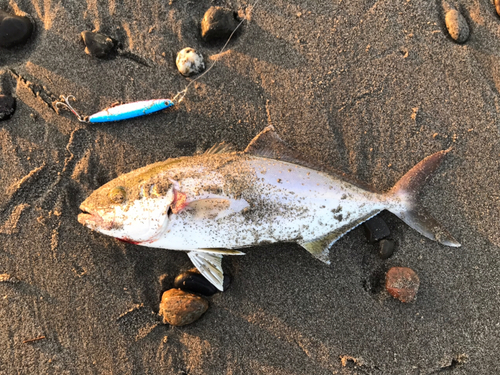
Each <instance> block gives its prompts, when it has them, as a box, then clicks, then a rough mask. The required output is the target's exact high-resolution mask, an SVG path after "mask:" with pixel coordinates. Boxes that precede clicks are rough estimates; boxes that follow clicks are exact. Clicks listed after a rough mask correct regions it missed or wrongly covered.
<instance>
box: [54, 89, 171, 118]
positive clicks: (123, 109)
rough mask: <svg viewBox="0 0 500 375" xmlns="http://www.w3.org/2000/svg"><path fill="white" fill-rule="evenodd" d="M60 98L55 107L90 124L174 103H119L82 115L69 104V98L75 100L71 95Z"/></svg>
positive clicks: (156, 101) (129, 115)
mask: <svg viewBox="0 0 500 375" xmlns="http://www.w3.org/2000/svg"><path fill="white" fill-rule="evenodd" d="M60 99H61V100H60V101H58V102H56V103H55V107H56V108H60V107H64V108H66V109H68V110H70V111H71V112H72V113H73V114H74V115H75V116H76V118H77V119H78V121H80V122H86V123H91V124H96V123H101V122H112V121H121V120H127V119H131V118H134V117H140V116H145V115H149V114H151V113H154V112H158V111H161V110H163V109H165V108H168V107H172V106H173V105H174V104H175V103H174V102H173V101H172V100H170V99H152V100H143V101H140V102H133V103H127V104H121V105H117V106H114V107H110V108H106V109H105V110H102V111H100V112H97V113H95V114H93V115H92V116H82V115H80V114H78V112H76V110H75V109H74V108H73V107H72V106H71V104H69V100H70V99H72V100H75V97H74V96H73V95H68V96H61V98H60Z"/></svg>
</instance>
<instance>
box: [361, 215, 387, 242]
mask: <svg viewBox="0 0 500 375" xmlns="http://www.w3.org/2000/svg"><path fill="white" fill-rule="evenodd" d="M363 225H364V227H365V235H366V239H367V240H368V241H369V242H370V243H375V242H377V241H380V240H381V239H382V238H385V237H388V236H389V235H390V234H391V231H390V230H389V227H388V226H387V224H386V223H385V221H384V220H383V219H382V218H381V217H379V216H375V217H372V218H371V219H370V220H368V221H365V222H364V223H363Z"/></svg>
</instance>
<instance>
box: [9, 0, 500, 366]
mask: <svg viewBox="0 0 500 375" xmlns="http://www.w3.org/2000/svg"><path fill="white" fill-rule="evenodd" d="M251 4H252V3H251V2H247V1H240V0H237V1H232V2H230V1H212V2H210V1H187V2H184V1H180V0H170V2H169V1H165V0H150V1H132V0H123V1H115V0H102V1H96V0H88V1H77V0H64V1H62V0H45V1H41V0H10V1H5V2H3V3H1V4H0V10H3V11H5V12H7V13H10V14H17V15H28V16H29V17H30V18H31V19H32V20H33V22H34V25H35V29H34V31H33V36H32V37H31V38H30V40H29V41H28V42H27V43H26V44H24V45H23V46H19V47H15V48H10V49H4V48H0V83H1V89H2V93H3V94H8V95H12V96H14V97H15V98H16V100H17V109H16V112H15V113H14V115H13V116H12V118H10V119H8V120H5V121H1V122H0V145H1V148H0V150H1V152H0V166H1V167H0V188H1V191H3V194H2V195H1V196H0V204H1V211H0V220H1V221H0V241H1V242H2V246H1V247H0V274H8V275H11V276H12V277H14V278H15V279H16V280H17V282H15V283H14V282H0V321H1V322H2V323H1V324H0V374H6V375H7V374H9V375H10V374H174V375H181V374H183V375H219V374H225V375H236V374H242V375H243V374H244V375H247V374H266V375H299V374H300V375H302V374H317V375H320V374H321V375H323V374H325V375H326V374H384V375H385V374H387V375H389V374H415V375H416V374H422V375H428V374H429V375H430V374H438V373H441V372H448V371H449V372H450V373H453V374H494V373H497V372H498V368H499V363H500V361H499V358H498V348H499V347H500V335H499V330H500V308H499V306H500V255H499V251H500V220H499V217H500V162H499V160H500V95H499V90H500V69H499V66H500V17H499V16H498V15H497V14H496V12H495V7H494V5H493V4H492V2H491V1H490V0H469V1H466V0H456V1H454V2H450V3H449V4H445V3H442V2H441V1H440V0H437V1H424V0H405V1H398V0H393V1H372V0H369V1H362V0H332V1H317V0H303V1H297V0H288V1H286V0H272V1H269V2H264V1H260V2H259V3H258V4H257V6H256V7H255V9H250V8H251ZM213 5H217V6H223V7H225V8H228V9H231V10H233V11H235V12H237V13H238V14H239V15H240V17H241V16H242V15H243V14H247V15H248V20H247V21H245V23H244V24H243V25H242V27H241V30H240V31H239V32H238V33H237V34H236V36H235V38H234V39H232V40H231V41H230V43H229V44H228V47H227V50H226V51H224V52H223V53H222V54H219V51H220V48H221V44H220V43H216V44H211V43H207V42H205V41H203V40H202V38H201V36H200V21H201V19H202V17H203V14H204V13H205V11H206V10H207V9H208V8H209V7H210V6H213ZM448 5H451V6H454V7H455V8H457V9H458V10H459V11H460V12H461V14H462V15H463V16H464V18H465V20H466V21H467V24H468V27H469V29H470V36H469V38H468V40H467V41H466V42H465V43H462V44H459V43H456V42H455V41H454V40H453V39H452V38H451V37H450V35H449V34H448V32H447V29H446V26H445V22H444V19H445V10H444V9H446V6H448ZM92 30H97V31H99V32H101V33H104V34H106V35H109V36H110V37H111V38H113V39H115V40H116V41H118V42H119V43H120V45H121V48H120V51H121V53H120V54H118V55H117V56H115V57H114V58H109V59H99V58H95V57H92V56H89V55H87V54H86V53H85V52H84V49H85V46H84V44H83V42H82V41H81V38H80V34H81V33H82V32H83V31H92ZM185 47H192V48H195V49H196V50H197V51H198V52H200V53H201V54H202V55H203V56H204V58H205V62H206V63H207V64H208V65H209V64H210V63H211V62H212V61H214V59H218V62H217V64H216V65H215V67H214V68H213V69H212V70H211V71H210V72H209V73H208V74H207V75H206V76H204V77H203V78H201V79H200V80H199V81H197V82H195V83H194V84H193V85H192V86H191V87H190V89H189V91H188V93H187V95H186V97H185V99H184V100H183V101H182V102H181V103H180V104H179V105H177V106H175V107H173V108H170V109H167V110H165V111H163V112H160V113H157V114H153V115H150V116H146V117H140V118H137V119H132V120H128V121H123V122H119V123H108V124H85V123H80V122H78V121H77V120H76V118H75V117H74V116H72V114H71V113H69V112H67V111H63V112H60V114H57V113H56V111H55V110H54V107H53V102H54V101H55V100H56V99H57V98H58V97H59V96H60V95H69V94H71V95H74V96H75V97H76V99H77V101H76V102H74V103H73V104H74V106H75V108H77V109H78V110H80V111H81V112H82V113H84V114H87V115H90V114H92V113H95V112H98V111H100V110H102V109H104V108H106V107H108V106H110V105H111V104H112V103H115V102H124V103H126V102H134V101H139V100H148V99H156V98H172V97H174V96H175V95H176V93H178V92H179V91H181V90H182V89H183V88H184V87H185V86H186V84H188V83H189V82H190V81H191V79H192V78H186V77H184V76H182V75H181V74H179V72H178V71H177V68H176V65H175V58H176V54H177V52H178V51H179V50H181V49H183V48H185ZM270 124H271V125H273V126H274V127H275V128H276V130H277V132H278V133H279V134H280V135H281V137H282V138H283V139H284V140H285V141H286V142H287V143H288V144H289V145H291V146H292V147H294V148H295V149H296V150H298V151H300V152H301V153H302V154H304V155H306V156H307V157H308V158H310V159H311V160H318V161H319V162H320V163H322V164H324V165H329V166H332V167H335V168H337V169H339V170H340V171H342V172H344V173H347V174H349V175H351V176H353V177H355V178H357V179H358V180H360V181H361V182H363V183H366V184H369V185H371V186H373V187H374V188H375V189H377V190H379V191H386V190H388V189H390V188H391V187H392V186H393V185H394V184H395V183H396V182H397V181H398V180H399V178H401V176H403V175H404V174H405V173H406V172H407V171H408V170H409V169H410V168H411V167H413V166H414V165H415V164H416V163H418V162H419V161H420V160H422V159H423V158H424V157H426V156H428V155H431V154H432V153H434V152H437V151H440V150H445V149H448V148H451V151H450V152H449V154H448V155H447V158H446V160H445V162H444V163H443V164H442V166H441V167H440V169H439V170H438V171H437V173H436V174H435V175H434V177H433V178H432V179H431V180H430V181H429V182H428V183H427V185H426V187H425V189H424V190H423V193H422V202H423V205H424V206H425V207H426V208H427V209H428V210H429V211H430V212H432V214H433V215H434V216H435V217H436V218H437V219H438V220H439V222H441V223H442V224H443V225H444V226H445V227H446V228H447V229H448V230H449V231H450V232H451V233H452V234H453V235H454V237H455V238H457V239H458V240H459V241H460V242H461V244H462V247H460V248H451V247H445V246H443V245H440V244H439V243H437V242H433V241H430V240H428V239H426V238H424V237H423V236H421V235H420V234H419V233H417V232H416V231H414V230H412V229H411V228H410V227H408V226H407V225H406V224H404V223H403V222H402V221H401V220H399V219H398V218H397V217H395V216H393V215H392V214H390V213H388V212H382V213H381V214H380V216H381V217H382V218H383V219H384V220H385V221H386V222H387V224H388V226H389V228H390V229H391V238H392V239H394V240H395V243H396V251H395V253H394V255H393V256H392V257H391V258H389V259H387V260H382V259H380V257H379V256H378V255H377V253H376V250H375V247H374V246H373V245H372V244H369V243H368V242H367V240H366V237H365V235H364V232H363V228H362V227H359V228H356V229H354V230H353V231H351V232H350V233H348V234H347V235H346V236H344V237H343V238H341V239H340V240H339V241H338V242H337V243H335V244H334V246H333V247H332V248H331V250H330V260H331V265H330V266H327V265H325V264H323V263H322V262H320V261H318V260H317V259H314V258H313V257H312V256H311V255H310V254H308V253H307V252H306V251H305V250H304V249H303V248H301V247H300V246H298V245H296V244H276V245H272V246H260V247H255V248H251V249H248V251H246V255H245V256H238V257H229V256H227V257H225V258H224V260H223V265H224V269H225V270H226V271H227V272H228V273H229V274H230V275H231V276H232V282H231V285H230V288H229V289H228V290H227V291H225V292H223V293H217V294H215V295H214V296H212V297H209V298H208V300H209V303H210V308H209V309H208V311H207V312H206V313H205V315H203V317H202V318H201V319H200V320H198V321H197V322H195V323H193V324H191V325H188V326H184V327H172V326H169V325H163V324H162V323H161V321H160V319H159V318H158V304H159V301H160V298H161V293H162V292H163V291H164V290H165V288H166V286H167V287H168V286H169V285H171V284H172V282H173V280H174V278H175V277H176V276H177V275H178V274H179V273H180V272H182V271H184V270H187V269H189V268H191V267H192V264H191V262H190V260H189V259H188V257H187V256H186V254H184V253H182V252H175V251H168V250H164V249H150V248H145V247H140V246H137V245H132V244H126V243H123V242H119V241H117V240H116V239H114V238H111V237H106V236H104V235H102V234H99V233H97V232H93V231H90V230H89V229H88V228H85V227H84V226H82V225H81V224H79V223H78V221H77V215H78V214H79V212H80V210H79V205H80V203H81V202H82V201H83V200H84V199H85V198H86V197H87V196H88V195H89V194H90V193H91V192H92V191H94V190H95V189H97V188H99V187H100V186H101V185H103V184H104V183H106V182H108V181H110V180H111V179H113V178H115V177H117V176H119V175H120V174H123V173H126V172H129V171H132V170H134V169H136V168H139V167H142V166H145V165H147V164H150V163H153V162H157V161H162V160H166V159H168V158H173V157H179V156H185V155H192V154H194V153H196V152H202V151H204V150H206V149H208V148H210V147H211V146H212V145H214V144H216V143H219V142H223V141H224V142H227V143H230V144H232V145H234V146H235V148H236V149H237V150H243V149H244V148H245V147H246V145H247V144H248V143H249V142H250V140H251V139H252V138H253V137H254V136H255V135H257V134H258V133H259V132H260V131H261V130H262V129H264V128H265V127H266V126H267V125H270ZM392 266H403V267H410V268H412V269H413V270H415V271H416V272H417V274H418V275H419V278H420V289H419V292H418V296H417V300H416V301H415V302H414V303H408V304H404V303H401V302H399V301H398V300H396V299H394V298H392V297H390V296H389V295H388V294H387V293H386V292H385V291H384V290H383V288H381V287H380V285H378V280H379V279H380V277H381V275H383V274H384V273H385V272H386V271H387V270H388V269H389V268H390V267H392ZM41 337H43V338H41ZM36 338H39V339H38V340H35V341H27V340H32V339H36Z"/></svg>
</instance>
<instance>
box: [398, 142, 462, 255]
mask: <svg viewBox="0 0 500 375" xmlns="http://www.w3.org/2000/svg"><path fill="white" fill-rule="evenodd" d="M448 151H449V150H445V151H440V152H436V153H435V154H432V155H430V156H428V157H426V158H425V159H424V160H422V161H421V162H420V163H418V164H417V165H415V166H414V167H413V168H412V169H410V170H409V171H408V172H407V173H406V174H405V175H404V176H403V177H402V178H401V179H400V180H399V181H398V182H397V183H396V185H394V187H393V188H392V189H391V190H390V192H389V195H392V196H393V197H394V198H395V199H396V200H397V201H398V203H397V204H396V205H395V206H393V207H391V208H389V211H390V212H392V213H393V214H394V215H396V216H397V217H399V218H400V219H401V220H403V221H404V222H405V223H406V224H408V225H409V226H410V227H412V228H413V229H415V230H416V231H417V232H419V233H420V234H422V235H423V236H425V237H427V238H429V239H431V240H434V241H437V242H439V243H442V244H443V245H446V246H452V247H459V246H460V243H458V242H457V240H455V239H454V238H453V236H452V235H451V234H450V233H449V232H448V231H447V230H446V229H444V228H443V227H442V226H441V224H439V223H438V221H437V220H436V219H434V218H433V217H432V216H431V215H430V214H429V213H428V212H427V211H426V210H425V209H424V208H423V207H420V206H419V203H418V201H417V196H418V193H419V192H420V190H421V189H422V187H423V186H424V185H425V183H426V182H427V180H428V179H429V177H431V175H432V174H433V172H434V171H435V170H436V169H437V168H438V167H439V165H440V164H441V162H442V161H443V159H444V157H445V155H446V154H447V153H448Z"/></svg>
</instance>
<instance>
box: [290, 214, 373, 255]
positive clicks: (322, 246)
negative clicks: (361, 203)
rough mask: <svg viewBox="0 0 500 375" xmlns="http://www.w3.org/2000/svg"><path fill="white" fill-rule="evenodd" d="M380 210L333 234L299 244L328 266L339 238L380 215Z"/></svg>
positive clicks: (338, 229) (354, 221)
mask: <svg viewBox="0 0 500 375" xmlns="http://www.w3.org/2000/svg"><path fill="white" fill-rule="evenodd" d="M379 212H380V210H375V211H372V212H370V213H368V214H367V215H364V216H362V217H360V218H359V219H357V220H353V221H351V222H349V223H347V224H346V225H343V226H341V227H340V228H337V229H335V230H334V231H333V232H330V233H328V234H327V235H325V236H323V237H320V238H316V239H314V240H312V241H303V240H302V241H298V244H299V245H300V246H302V247H303V248H304V249H306V250H307V251H309V252H310V253H311V254H312V255H313V256H314V257H315V258H317V259H319V260H321V261H322V262H324V263H326V264H330V259H329V254H330V247H331V246H332V245H333V244H334V243H335V242H337V240H338V239H339V238H341V237H342V236H343V235H344V234H346V233H348V232H350V231H351V230H353V229H354V228H356V227H357V226H358V225H360V224H362V223H364V222H365V221H366V220H368V219H370V218H372V217H373V216H375V215H376V214H378V213H379Z"/></svg>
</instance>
